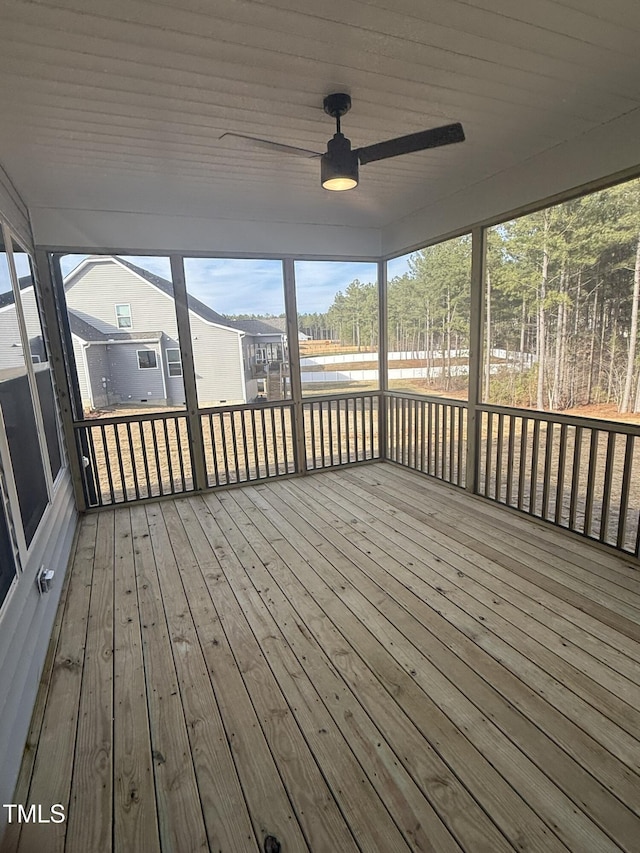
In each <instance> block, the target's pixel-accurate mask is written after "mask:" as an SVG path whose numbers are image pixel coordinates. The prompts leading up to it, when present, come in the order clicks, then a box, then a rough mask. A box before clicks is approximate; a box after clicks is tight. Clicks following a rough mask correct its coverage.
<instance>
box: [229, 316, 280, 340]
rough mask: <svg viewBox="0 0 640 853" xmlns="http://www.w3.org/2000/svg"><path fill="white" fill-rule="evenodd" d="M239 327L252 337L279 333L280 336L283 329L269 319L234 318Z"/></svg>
mask: <svg viewBox="0 0 640 853" xmlns="http://www.w3.org/2000/svg"><path fill="white" fill-rule="evenodd" d="M234 323H236V324H237V325H238V326H239V327H240V328H242V331H243V332H246V333H247V334H248V335H252V336H254V337H256V336H258V335H279V336H280V337H282V335H283V334H284V330H283V329H279V328H278V326H275V325H273V324H272V323H271V319H269V320H266V321H265V320H234Z"/></svg>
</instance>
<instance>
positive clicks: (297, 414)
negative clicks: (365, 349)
mask: <svg viewBox="0 0 640 853" xmlns="http://www.w3.org/2000/svg"><path fill="white" fill-rule="evenodd" d="M282 278H283V282H284V307H285V313H286V315H287V346H288V350H289V381H290V384H291V400H292V402H293V410H292V427H293V441H294V458H295V466H296V474H306V473H307V450H306V446H305V436H304V410H303V407H302V402H303V401H302V380H301V375H300V345H299V339H298V334H299V332H298V304H297V299H296V271H295V261H294V259H293V258H284V259H283V261H282Z"/></svg>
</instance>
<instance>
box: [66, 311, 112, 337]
mask: <svg viewBox="0 0 640 853" xmlns="http://www.w3.org/2000/svg"><path fill="white" fill-rule="evenodd" d="M69 328H70V329H71V332H72V334H74V335H76V336H77V337H79V338H81V339H82V340H83V341H106V339H107V336H106V335H105V334H103V333H102V332H101V331H100V330H99V329H96V327H95V326H92V325H91V323H87V321H86V320H83V319H82V317H79V316H78V315H77V314H75V313H74V312H73V311H71V310H69Z"/></svg>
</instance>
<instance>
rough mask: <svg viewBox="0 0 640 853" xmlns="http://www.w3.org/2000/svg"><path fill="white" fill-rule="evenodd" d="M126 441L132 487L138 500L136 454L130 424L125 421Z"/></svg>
mask: <svg viewBox="0 0 640 853" xmlns="http://www.w3.org/2000/svg"><path fill="white" fill-rule="evenodd" d="M126 427H127V441H128V442H129V456H130V457H131V470H132V472H133V488H134V490H135V493H136V500H140V487H139V485H138V466H137V465H136V454H135V451H134V449H133V439H132V438H131V424H130V423H129V421H127V424H126Z"/></svg>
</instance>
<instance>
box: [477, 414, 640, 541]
mask: <svg viewBox="0 0 640 853" xmlns="http://www.w3.org/2000/svg"><path fill="white" fill-rule="evenodd" d="M479 409H480V413H481V414H480V415H479V421H478V442H479V453H478V463H479V470H478V492H479V493H480V494H482V495H484V496H485V497H487V498H490V499H491V500H494V501H497V502H498V503H502V504H505V505H506V506H510V507H514V508H516V509H519V510H522V511H523V512H526V513H528V514H529V515H533V516H535V517H537V518H542V519H544V520H545V521H551V522H553V523H554V524H557V525H559V526H560V527H565V528H568V529H569V530H572V531H574V532H576V533H581V534H582V535H584V536H587V537H589V538H591V539H596V540H598V541H599V542H603V543H606V544H608V545H613V546H614V547H616V548H618V549H619V550H621V551H625V552H627V553H630V554H634V555H636V556H638V555H639V552H640V525H639V509H640V477H638V474H639V473H640V468H639V467H638V466H639V465H640V441H639V440H638V437H639V436H640V429H639V428H638V427H637V426H634V425H631V424H624V423H620V424H613V423H611V422H610V421H598V420H592V419H587V418H575V417H568V416H564V415H560V414H556V413H553V414H550V413H547V412H535V411H529V410H520V409H518V410H514V409H509V408H501V407H499V406H484V405H483V406H480V407H479ZM634 475H635V476H634Z"/></svg>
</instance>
